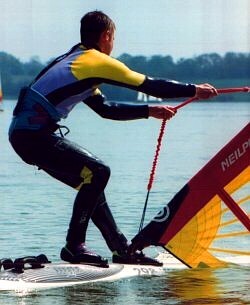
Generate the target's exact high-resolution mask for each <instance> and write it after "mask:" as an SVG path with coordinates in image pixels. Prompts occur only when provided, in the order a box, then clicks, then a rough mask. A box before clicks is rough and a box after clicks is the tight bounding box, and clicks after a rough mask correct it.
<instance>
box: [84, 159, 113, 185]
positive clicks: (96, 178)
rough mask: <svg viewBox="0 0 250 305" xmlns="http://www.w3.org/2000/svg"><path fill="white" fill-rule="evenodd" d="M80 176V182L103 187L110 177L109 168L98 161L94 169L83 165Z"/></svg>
mask: <svg viewBox="0 0 250 305" xmlns="http://www.w3.org/2000/svg"><path fill="white" fill-rule="evenodd" d="M81 177H82V178H83V183H82V184H96V185H97V186H98V187H100V188H102V189H104V188H105V186H106V184H107V182H108V180H109V177H110V168H109V167H108V166H107V165H105V164H103V163H99V164H98V165H97V166H96V167H95V168H94V169H90V168H89V167H87V166H84V167H83V169H82V171H81Z"/></svg>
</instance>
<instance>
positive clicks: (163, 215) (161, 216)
mask: <svg viewBox="0 0 250 305" xmlns="http://www.w3.org/2000/svg"><path fill="white" fill-rule="evenodd" d="M169 215H170V209H169V207H168V206H165V208H163V209H162V210H161V211H160V212H159V213H158V214H157V215H156V216H155V218H154V219H153V221H155V222H164V221H166V220H167V219H168V217H169Z"/></svg>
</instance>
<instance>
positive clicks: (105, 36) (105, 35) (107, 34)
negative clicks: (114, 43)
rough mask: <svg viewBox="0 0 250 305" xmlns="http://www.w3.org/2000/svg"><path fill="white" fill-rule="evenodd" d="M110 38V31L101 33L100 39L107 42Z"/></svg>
mask: <svg viewBox="0 0 250 305" xmlns="http://www.w3.org/2000/svg"><path fill="white" fill-rule="evenodd" d="M109 39H110V31H104V32H102V33H101V35H100V41H102V42H106V41H109Z"/></svg>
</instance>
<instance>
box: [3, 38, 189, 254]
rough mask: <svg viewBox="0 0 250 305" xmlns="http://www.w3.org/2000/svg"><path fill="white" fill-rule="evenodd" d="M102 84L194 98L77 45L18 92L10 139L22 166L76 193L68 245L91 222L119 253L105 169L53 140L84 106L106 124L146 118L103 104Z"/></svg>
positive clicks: (120, 240)
mask: <svg viewBox="0 0 250 305" xmlns="http://www.w3.org/2000/svg"><path fill="white" fill-rule="evenodd" d="M101 83H108V84H113V85H117V86H122V87H127V88H130V89H133V90H137V91H141V92H144V93H146V94H149V95H153V96H156V97H161V98H167V97H182V96H183V97H184V96H185V97H189V96H194V95H195V86H194V85H192V84H182V83H178V82H174V81H168V80H161V79H160V80H158V79H152V78H149V77H146V76H145V75H143V74H140V73H137V72H135V71H132V70H130V69H129V68H128V67H126V66H125V65H124V64H122V63H121V62H119V61H117V60H115V59H113V58H111V57H110V56H108V55H105V54H104V53H101V52H99V51H98V50H96V49H86V48H84V46H82V45H81V44H79V45H76V46H74V47H73V48H72V49H71V50H70V51H69V52H68V53H66V54H64V55H62V56H60V57H59V58H57V59H56V60H55V61H53V63H52V64H50V65H49V66H48V67H46V68H45V69H44V70H43V71H42V72H41V73H40V74H39V75H38V76H37V78H36V79H35V80H34V81H33V82H32V84H31V85H30V86H28V87H26V88H23V89H22V90H21V92H20V95H19V99H18V103H17V105H16V107H15V109H14V113H13V119H12V123H11V126H10V129H9V139H10V142H11V144H12V146H13V148H14V149H15V151H16V152H17V154H18V155H19V156H20V157H21V158H22V159H23V160H24V161H25V162H26V163H29V164H33V165H36V166H38V167H39V168H40V169H42V170H44V171H45V172H47V173H48V174H49V175H51V176H52V177H54V178H56V179H58V180H60V181H62V182H64V183H66V184H67V185H69V186H71V187H73V188H76V189H78V190H79V191H78V194H77V196H76V199H75V203H74V208H73V214H72V218H71V221H70V225H69V230H68V234H67V241H68V242H69V243H71V244H78V243H80V242H84V241H85V235H86V230H87V226H88V222H89V219H90V218H92V220H93V222H94V223H95V225H96V226H97V227H98V228H99V229H100V231H101V232H102V234H103V236H104V238H105V240H106V242H107V244H108V246H109V248H110V249H111V251H115V250H116V251H120V250H121V251H122V248H123V247H126V244H127V241H126V238H125V237H124V236H123V234H122V233H121V232H120V231H119V229H118V228H117V226H116V224H115V221H114V219H113V217H112V214H111V212H110V210H109V207H108V205H107V202H106V199H105V195H104V189H105V186H106V184H107V182H108V179H109V176H110V169H109V167H108V166H107V165H105V164H104V163H103V162H102V161H101V160H100V159H98V158H97V157H95V156H94V155H93V154H91V153H90V152H88V151H87V150H86V149H84V148H82V147H80V146H79V145H77V144H75V143H72V142H71V141H69V140H67V139H66V138H64V137H62V136H59V135H57V134H55V131H56V129H57V128H58V122H59V121H60V120H61V119H64V118H66V117H67V116H68V114H69V112H70V111H71V110H72V109H73V107H74V106H75V105H76V104H78V103H80V102H82V101H83V102H84V103H85V104H86V105H88V106H89V107H90V108H92V109H93V110H94V111H95V112H97V113H98V114H99V115H101V116H102V117H104V118H108V119H114V120H132V119H140V118H148V106H147V105H126V104H119V103H113V102H108V101H106V100H105V98H104V96H103V95H102V94H101V92H100V91H99V89H98V86H99V85H100V84H101Z"/></svg>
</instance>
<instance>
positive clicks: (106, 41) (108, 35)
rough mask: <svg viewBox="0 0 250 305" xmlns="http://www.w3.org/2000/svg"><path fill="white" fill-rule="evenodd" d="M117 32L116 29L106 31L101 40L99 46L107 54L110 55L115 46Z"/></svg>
mask: <svg viewBox="0 0 250 305" xmlns="http://www.w3.org/2000/svg"><path fill="white" fill-rule="evenodd" d="M114 39H115V33H114V31H105V32H103V33H102V35H101V37H100V40H99V48H100V49H101V51H102V52H103V53H105V54H107V55H110V54H111V52H112V50H113V47H114Z"/></svg>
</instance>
